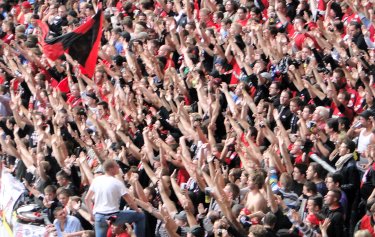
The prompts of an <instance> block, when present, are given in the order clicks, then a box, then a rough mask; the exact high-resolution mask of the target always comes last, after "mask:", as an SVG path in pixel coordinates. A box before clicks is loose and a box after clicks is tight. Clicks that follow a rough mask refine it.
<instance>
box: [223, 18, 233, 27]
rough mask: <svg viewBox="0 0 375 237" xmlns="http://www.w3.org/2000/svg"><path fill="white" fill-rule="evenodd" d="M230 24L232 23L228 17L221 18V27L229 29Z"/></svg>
mask: <svg viewBox="0 0 375 237" xmlns="http://www.w3.org/2000/svg"><path fill="white" fill-rule="evenodd" d="M231 25H232V20H231V19H230V18H224V19H223V20H221V28H222V29H223V30H229V28H230V26H231Z"/></svg>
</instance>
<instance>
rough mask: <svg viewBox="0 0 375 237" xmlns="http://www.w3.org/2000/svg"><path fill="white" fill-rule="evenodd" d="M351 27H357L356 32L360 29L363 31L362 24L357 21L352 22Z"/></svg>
mask: <svg viewBox="0 0 375 237" xmlns="http://www.w3.org/2000/svg"><path fill="white" fill-rule="evenodd" d="M350 25H351V26H355V29H356V30H360V29H361V26H362V25H361V23H359V22H357V21H351V22H350Z"/></svg>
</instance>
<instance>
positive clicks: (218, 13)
mask: <svg viewBox="0 0 375 237" xmlns="http://www.w3.org/2000/svg"><path fill="white" fill-rule="evenodd" d="M214 14H216V16H217V18H219V19H223V18H224V13H223V12H222V11H216V12H215V13H214Z"/></svg>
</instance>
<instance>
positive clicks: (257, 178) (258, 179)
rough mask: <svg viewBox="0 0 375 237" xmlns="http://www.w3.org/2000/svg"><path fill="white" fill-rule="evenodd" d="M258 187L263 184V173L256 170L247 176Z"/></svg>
mask: <svg viewBox="0 0 375 237" xmlns="http://www.w3.org/2000/svg"><path fill="white" fill-rule="evenodd" d="M249 178H250V179H251V180H252V181H253V182H254V183H255V184H256V185H257V186H258V188H259V189H261V188H262V187H263V185H264V175H263V174H262V173H261V172H256V173H253V174H251V175H250V177H249Z"/></svg>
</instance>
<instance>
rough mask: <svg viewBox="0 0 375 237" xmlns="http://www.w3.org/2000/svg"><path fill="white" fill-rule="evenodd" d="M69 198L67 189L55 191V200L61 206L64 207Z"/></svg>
mask: <svg viewBox="0 0 375 237" xmlns="http://www.w3.org/2000/svg"><path fill="white" fill-rule="evenodd" d="M69 198H70V192H69V190H67V189H64V188H63V189H61V190H60V189H59V190H58V191H57V200H59V202H60V203H61V205H63V206H64V207H65V206H66V205H67V204H68V202H69Z"/></svg>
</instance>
